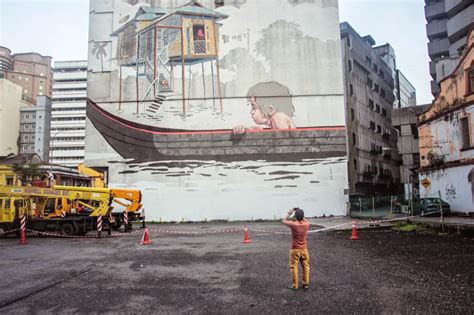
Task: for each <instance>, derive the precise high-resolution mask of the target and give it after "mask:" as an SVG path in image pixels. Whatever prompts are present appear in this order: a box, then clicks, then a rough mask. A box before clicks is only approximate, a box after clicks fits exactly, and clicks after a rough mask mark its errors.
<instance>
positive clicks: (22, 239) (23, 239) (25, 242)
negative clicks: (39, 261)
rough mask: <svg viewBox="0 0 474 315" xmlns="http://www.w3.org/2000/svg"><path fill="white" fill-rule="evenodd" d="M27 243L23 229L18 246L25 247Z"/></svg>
mask: <svg viewBox="0 0 474 315" xmlns="http://www.w3.org/2000/svg"><path fill="white" fill-rule="evenodd" d="M26 244H28V242H27V241H26V231H25V229H21V232H20V245H26Z"/></svg>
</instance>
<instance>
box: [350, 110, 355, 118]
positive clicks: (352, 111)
mask: <svg viewBox="0 0 474 315" xmlns="http://www.w3.org/2000/svg"><path fill="white" fill-rule="evenodd" d="M354 119H355V113H354V108H351V121H354Z"/></svg>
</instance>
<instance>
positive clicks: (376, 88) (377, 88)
mask: <svg viewBox="0 0 474 315" xmlns="http://www.w3.org/2000/svg"><path fill="white" fill-rule="evenodd" d="M374 91H375V92H377V93H378V92H379V86H378V84H375V85H374Z"/></svg>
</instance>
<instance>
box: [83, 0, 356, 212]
mask: <svg viewBox="0 0 474 315" xmlns="http://www.w3.org/2000/svg"><path fill="white" fill-rule="evenodd" d="M90 12H91V13H90V26H89V28H90V30H89V65H88V70H89V73H88V91H87V93H88V104H87V117H88V128H87V141H86V160H87V162H88V164H90V165H100V166H104V165H107V166H108V167H109V168H110V169H111V171H110V174H111V175H110V176H111V177H112V179H111V182H114V181H115V182H120V183H128V184H129V183H130V182H131V181H137V180H138V181H139V180H140V179H142V180H145V181H153V180H158V179H159V180H163V181H164V182H169V181H170V177H174V178H176V177H180V178H181V177H187V178H188V179H189V181H197V182H199V181H202V179H203V178H206V179H207V184H209V180H210V179H211V178H212V179H214V177H216V178H215V179H216V180H218V181H222V180H223V179H225V181H224V183H225V184H226V185H227V184H229V183H230V182H233V183H236V182H235V180H236V178H231V176H230V174H228V173H229V172H228V171H225V170H229V169H234V170H240V171H241V172H244V173H247V172H249V170H251V171H252V173H253V175H255V174H259V175H260V176H257V178H252V179H251V180H250V178H249V182H248V184H249V185H250V187H253V188H255V187H259V188H258V189H260V190H264V191H268V193H269V194H270V195H271V194H272V193H271V191H272V190H271V189H274V188H278V189H284V190H285V192H286V190H287V189H289V188H296V187H297V188H299V189H303V190H306V189H310V186H312V185H314V184H316V183H319V182H320V179H318V178H311V179H310V180H309V181H308V184H311V185H310V186H307V187H302V186H301V183H300V184H299V185H295V182H296V181H298V180H297V179H299V178H301V177H304V175H310V174H314V170H309V169H310V168H311V165H313V168H314V165H315V164H318V165H321V166H322V168H321V174H323V173H324V174H326V173H327V172H330V176H328V177H327V179H328V180H331V181H335V180H336V179H337V185H336V186H337V187H338V188H337V195H338V196H340V198H341V200H340V201H338V202H337V203H335V204H334V205H333V206H331V208H332V209H334V208H338V209H344V197H343V191H344V189H345V188H347V175H346V170H345V161H346V135H345V132H346V131H345V126H344V125H345V118H344V103H343V101H344V96H343V84H342V65H341V60H340V39H339V36H340V35H339V23H338V7H337V1H336V0H301V1H300V0H271V1H240V0H230V1H218V2H217V1H210V0H205V1H199V2H198V1H179V0H178V1H176V0H144V1H133V0H94V1H91V2H90ZM190 160H192V161H200V162H199V163H197V164H196V165H198V166H196V167H194V166H192V165H194V164H193V163H191V164H189V163H186V162H184V164H179V163H178V161H190ZM204 161H216V162H219V163H224V164H223V165H221V164H219V163H218V164H215V165H220V166H219V167H222V170H221V171H223V172H221V171H220V172H217V173H214V172H211V173H209V174H214V175H209V174H208V175H209V176H207V175H203V174H206V172H204V171H205V168H208V167H210V166H209V164H207V163H204ZM250 161H257V162H258V163H259V165H258V166H255V165H253V166H251V165H250V164H251V163H253V162H250ZM155 163H169V164H167V166H166V167H165V166H164V165H163V164H160V166H154V165H155ZM176 163H178V164H176ZM202 163H204V164H202ZM150 165H152V166H150ZM176 165H180V167H183V168H184V169H186V170H188V171H189V170H190V169H191V170H192V171H190V173H186V171H185V173H182V172H183V170H179V171H178V173H177V174H174V173H175V172H176ZM190 165H191V166H190ZM275 165H279V167H278V168H279V169H273V167H274V166H275ZM324 165H326V166H324ZM219 167H218V168H219ZM267 167H270V168H271V169H272V171H271V172H270V173H272V175H270V173H262V172H260V171H256V170H257V169H260V168H264V169H265V168H267ZM163 168H165V170H164V169H163ZM201 168H204V169H201ZM171 170H173V171H171ZM226 172H227V174H226ZM144 173H146V174H147V176H148V175H149V177H147V178H146V177H143V176H139V177H134V176H133V175H132V174H141V175H143V174H144ZM114 174H115V176H114ZM264 174H266V175H267V176H268V175H270V176H268V177H265V176H263V177H265V178H263V177H262V175H264ZM277 174H279V175H282V176H280V178H275V175H277ZM125 175H127V176H126V177H124V176H125ZM161 176H164V177H166V178H165V179H163V178H162V177H161ZM232 176H236V177H237V178H246V175H243V174H242V173H239V174H233V175H232ZM325 176H326V175H322V176H321V179H322V178H323V177H324V178H326V177H325ZM226 177H227V178H226ZM145 178H146V179H145ZM191 178H192V179H191ZM275 180H277V181H280V183H279V184H274V181H275ZM134 183H136V182H134ZM144 185H145V186H146V185H149V183H147V184H144ZM172 185H175V183H173V184H172ZM183 185H187V184H184V183H182V182H180V183H178V184H176V187H175V189H177V190H180V189H181V188H182V187H183ZM260 186H261V187H260ZM276 186H278V187H276ZM313 188H314V187H313ZM216 189H217V190H218V191H220V192H222V191H223V190H222V189H220V188H216ZM232 189H234V188H232ZM232 189H230V190H226V191H231V190H232ZM188 192H189V191H188ZM201 194H204V193H203V192H202V189H201ZM284 194H285V193H283V195H284ZM269 198H271V197H269ZM336 204H337V205H336ZM323 207H324V206H321V208H323ZM211 208H212V207H211ZM341 211H342V210H341Z"/></svg>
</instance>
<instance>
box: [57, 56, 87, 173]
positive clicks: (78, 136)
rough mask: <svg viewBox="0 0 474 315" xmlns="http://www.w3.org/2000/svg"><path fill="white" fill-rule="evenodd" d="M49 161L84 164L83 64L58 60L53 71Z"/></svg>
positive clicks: (74, 164) (85, 68) (84, 88)
mask: <svg viewBox="0 0 474 315" xmlns="http://www.w3.org/2000/svg"><path fill="white" fill-rule="evenodd" d="M53 73H54V74H53V77H54V83H53V104H52V119H51V143H50V145H51V153H50V161H51V163H54V164H61V165H67V166H77V165H78V164H80V163H82V162H83V161H84V151H85V125H86V89H87V61H86V60H78V61H58V62H55V63H54V70H53Z"/></svg>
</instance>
